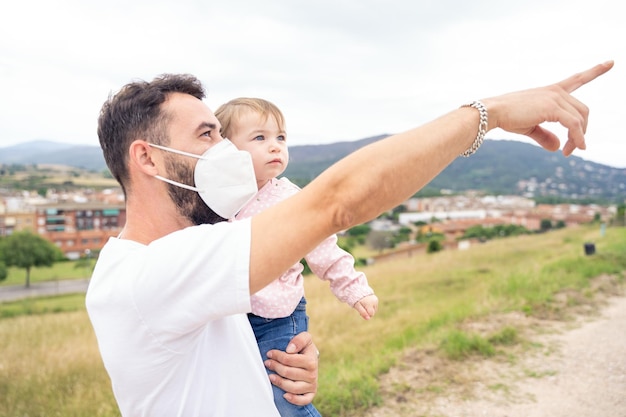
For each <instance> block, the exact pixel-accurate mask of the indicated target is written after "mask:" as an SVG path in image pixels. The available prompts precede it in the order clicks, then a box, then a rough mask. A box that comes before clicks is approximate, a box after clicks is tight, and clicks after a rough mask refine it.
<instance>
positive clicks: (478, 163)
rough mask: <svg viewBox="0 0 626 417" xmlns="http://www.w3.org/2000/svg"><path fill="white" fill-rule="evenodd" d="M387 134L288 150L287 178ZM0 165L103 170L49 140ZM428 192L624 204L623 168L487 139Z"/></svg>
mask: <svg viewBox="0 0 626 417" xmlns="http://www.w3.org/2000/svg"><path fill="white" fill-rule="evenodd" d="M386 136H388V135H379V136H373V137H370V138H365V139H361V140H357V141H353V142H337V143H331V144H324V145H301V146H292V147H290V148H289V154H290V163H289V166H288V168H287V170H286V172H285V175H286V176H288V177H289V178H290V179H292V180H293V181H294V182H296V183H297V184H299V185H301V186H304V185H306V184H307V183H308V182H310V181H311V180H312V179H313V178H315V177H316V176H317V175H319V174H320V173H321V172H322V171H324V170H325V169H326V168H328V167H329V166H330V165H332V164H333V163H335V162H337V161H338V160H339V159H341V158H343V157H344V156H346V155H348V154H349V153H351V152H354V151H355V150H357V149H359V148H361V147H363V146H365V145H368V144H370V143H372V142H375V141H378V140H380V139H382V138H384V137H386ZM0 164H22V165H31V164H59V165H69V166H72V167H76V168H82V169H85V170H88V171H95V172H100V171H105V170H106V169H107V167H106V164H105V162H104V158H103V157H102V152H101V150H100V147H99V146H89V145H71V144H66V143H58V142H50V141H33V142H28V143H24V144H20V145H15V146H9V147H4V148H0ZM427 188H429V189H433V190H441V189H446V190H450V191H452V192H461V191H466V190H482V191H486V192H489V193H493V194H512V195H526V196H528V197H537V196H543V197H548V198H549V197H559V198H568V199H578V200H584V199H590V200H605V201H612V202H623V201H624V200H625V199H626V169H620V168H613V167H609V166H606V165H602V164H597V163H594V162H590V161H586V160H584V159H582V158H580V157H578V156H571V157H569V158H565V157H564V156H563V155H562V154H561V153H560V152H554V153H550V152H546V151H544V150H543V149H541V148H539V147H538V146H535V145H530V144H527V143H523V142H518V141H512V140H486V141H485V143H484V144H483V146H482V147H481V148H480V150H479V151H478V152H477V153H476V154H475V155H473V156H472V157H470V158H457V159H456V160H455V161H454V162H453V163H452V164H451V165H450V166H448V167H447V168H446V169H445V170H444V171H443V172H442V173H441V174H440V175H439V176H437V177H436V178H435V179H434V180H433V181H432V182H431V183H430V184H429V185H428V187H427Z"/></svg>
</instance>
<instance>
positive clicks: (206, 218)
mask: <svg viewBox="0 0 626 417" xmlns="http://www.w3.org/2000/svg"><path fill="white" fill-rule="evenodd" d="M165 164H166V168H167V172H168V176H169V178H171V179H172V180H174V181H177V182H180V183H182V184H187V185H193V184H194V174H193V167H191V166H189V165H187V164H184V163H181V161H180V160H175V157H166V160H165ZM168 194H169V196H170V198H171V199H172V201H173V202H174V204H175V205H176V208H177V209H178V213H180V215H181V216H183V217H185V218H187V219H188V220H189V221H191V223H193V224H195V225H198V224H215V223H219V222H223V221H225V220H226V219H225V218H223V217H221V216H218V215H217V214H216V213H215V212H214V211H213V210H211V209H210V208H209V206H207V205H206V203H205V202H204V201H203V200H202V198H201V197H200V194H198V193H197V192H196V191H191V190H187V189H185V188H181V187H177V186H175V185H172V184H168Z"/></svg>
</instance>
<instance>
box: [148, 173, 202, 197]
mask: <svg viewBox="0 0 626 417" xmlns="http://www.w3.org/2000/svg"><path fill="white" fill-rule="evenodd" d="M154 178H156V179H158V180H161V181H163V182H166V183H168V184H172V185H176V186H178V187H180V188H184V189H186V190H190V191H195V192H197V193H199V192H201V190H200V189H199V188H196V187H192V186H191V185H187V184H183V183H182V182H178V181H174V180H170V179H168V178H165V177H162V176H160V175H155V176H154Z"/></svg>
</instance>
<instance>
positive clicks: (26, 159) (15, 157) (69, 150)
mask: <svg viewBox="0 0 626 417" xmlns="http://www.w3.org/2000/svg"><path fill="white" fill-rule="evenodd" d="M0 164H7V165H10V164H17V165H33V164H35V165H36V164H55V165H68V166H72V167H76V168H82V169H85V170H87V171H96V172H99V171H104V170H106V169H107V166H106V163H105V162H104V157H103V156H102V150H101V149H100V146H90V145H73V144H68V143H61V142H53V141H47V140H36V141H32V142H26V143H21V144H19V145H13V146H7V147H4V148H0Z"/></svg>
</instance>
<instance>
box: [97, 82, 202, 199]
mask: <svg viewBox="0 0 626 417" xmlns="http://www.w3.org/2000/svg"><path fill="white" fill-rule="evenodd" d="M171 93H184V94H189V95H192V96H194V97H196V98H198V99H200V100H202V99H204V97H205V92H204V87H203V86H202V83H201V82H200V81H199V80H198V79H197V78H196V77H194V76H193V75H189V74H163V75H160V76H159V77H157V78H155V79H154V80H152V81H151V82H147V81H135V82H132V83H129V84H126V85H125V86H124V87H122V89H121V90H120V91H119V92H118V93H117V94H115V95H110V96H109V98H108V100H107V101H106V102H105V103H104V105H103V106H102V109H101V110H100V116H99V117H98V138H99V139H100V147H101V148H102V153H103V155H104V160H105V161H106V164H107V166H108V167H109V170H110V171H111V174H112V175H113V176H114V177H115V179H116V180H117V181H118V182H119V183H120V185H121V187H122V190H123V191H124V194H125V195H126V187H127V186H128V149H129V147H130V144H131V143H132V142H133V141H134V140H137V139H144V140H148V141H150V142H152V143H156V144H160V145H167V144H168V143H169V138H168V137H167V128H166V127H167V121H168V115H167V114H166V113H164V112H162V111H161V104H163V102H165V100H167V98H168V95H169V94H171Z"/></svg>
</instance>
